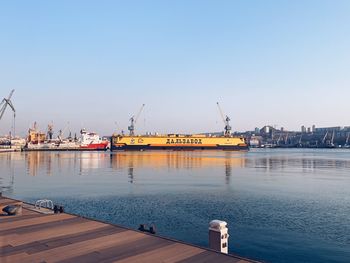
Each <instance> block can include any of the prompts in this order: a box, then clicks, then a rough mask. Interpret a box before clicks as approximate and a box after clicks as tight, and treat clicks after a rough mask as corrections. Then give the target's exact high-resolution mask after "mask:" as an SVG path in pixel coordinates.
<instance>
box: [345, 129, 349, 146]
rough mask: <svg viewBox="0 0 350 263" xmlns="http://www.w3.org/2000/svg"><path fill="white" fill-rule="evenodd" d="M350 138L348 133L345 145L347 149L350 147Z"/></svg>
mask: <svg viewBox="0 0 350 263" xmlns="http://www.w3.org/2000/svg"><path fill="white" fill-rule="evenodd" d="M349 137H350V132H348V134H347V136H346V140H345V144H344V146H346V147H348V146H349Z"/></svg>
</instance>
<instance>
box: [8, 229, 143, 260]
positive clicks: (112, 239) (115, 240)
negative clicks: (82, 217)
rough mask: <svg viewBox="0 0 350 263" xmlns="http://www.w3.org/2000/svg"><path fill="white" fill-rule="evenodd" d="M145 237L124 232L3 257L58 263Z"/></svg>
mask: <svg viewBox="0 0 350 263" xmlns="http://www.w3.org/2000/svg"><path fill="white" fill-rule="evenodd" d="M145 237H147V235H144V234H142V233H138V232H136V231H130V230H128V231H124V232H121V233H117V234H112V235H109V236H105V237H100V238H96V239H90V240H86V241H82V242H78V243H73V244H71V245H67V246H62V247H58V248H53V249H50V250H46V251H43V252H39V253H35V254H32V255H28V254H26V253H22V254H16V255H11V256H5V257H3V258H4V259H6V260H14V261H17V262H21V263H26V262H28V263H32V262H42V261H47V262H59V261H62V260H65V259H67V258H72V257H76V256H79V255H83V254H87V253H91V252H94V251H96V250H99V249H103V248H107V247H112V246H118V245H120V244H126V243H129V242H131V241H134V240H137V239H144V238H145Z"/></svg>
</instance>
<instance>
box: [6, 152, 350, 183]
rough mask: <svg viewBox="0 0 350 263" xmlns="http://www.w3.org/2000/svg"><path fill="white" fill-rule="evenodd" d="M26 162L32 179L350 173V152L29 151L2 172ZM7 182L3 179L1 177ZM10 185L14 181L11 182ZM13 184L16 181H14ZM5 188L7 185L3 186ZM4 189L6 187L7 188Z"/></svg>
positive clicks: (13, 157)
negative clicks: (210, 172)
mask: <svg viewBox="0 0 350 263" xmlns="http://www.w3.org/2000/svg"><path fill="white" fill-rule="evenodd" d="M23 159H24V164H25V170H26V171H27V174H28V175H30V176H37V175H38V174H44V175H47V176H52V175H53V174H55V173H56V174H57V173H60V172H69V173H70V174H79V175H84V174H86V173H88V172H89V171H91V170H98V169H100V168H107V169H111V170H115V171H125V173H126V174H127V176H128V179H129V182H130V183H133V182H134V180H135V172H136V171H137V172H140V173H142V170H143V169H156V170H164V171H174V170H175V171H176V170H180V169H182V170H193V169H207V168H211V167H222V168H223V172H224V174H225V180H226V183H229V181H230V177H231V176H232V175H233V170H234V169H237V168H250V169H255V170H257V171H259V172H262V171H263V172H265V173H267V174H268V173H269V172H272V171H280V172H284V171H289V170H292V169H299V170H301V171H302V172H304V173H306V172H316V171H320V170H327V169H334V168H335V169H339V170H344V171H345V170H347V169H349V168H350V152H345V151H338V152H337V151H328V152H321V151H320V152H311V153H305V152H303V151H300V152H297V153H296V152H285V151H284V152H283V151H281V152H278V151H277V150H276V151H275V152H272V151H271V152H267V153H263V152H261V151H260V152H259V151H251V152H248V153H239V152H223V151H218V152H207V151H203V152H200V151H194V152H186V151H169V152H119V153H112V154H110V153H105V152H103V153H101V152H28V153H3V154H1V155H0V164H1V167H2V170H3V172H4V173H6V174H7V175H11V176H12V177H14V174H15V172H14V166H15V164H14V162H16V161H19V162H21V161H22V160H23ZM0 179H1V180H2V181H3V178H0ZM8 181H9V182H10V181H11V180H8ZM12 181H13V179H12ZM1 185H4V183H1ZM3 187H4V186H3Z"/></svg>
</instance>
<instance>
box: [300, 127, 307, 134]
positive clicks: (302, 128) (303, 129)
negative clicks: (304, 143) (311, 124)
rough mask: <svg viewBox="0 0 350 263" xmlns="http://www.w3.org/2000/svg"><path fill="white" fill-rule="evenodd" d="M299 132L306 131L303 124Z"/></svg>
mask: <svg viewBox="0 0 350 263" xmlns="http://www.w3.org/2000/svg"><path fill="white" fill-rule="evenodd" d="M301 132H302V133H306V127H305V126H304V125H303V126H301Z"/></svg>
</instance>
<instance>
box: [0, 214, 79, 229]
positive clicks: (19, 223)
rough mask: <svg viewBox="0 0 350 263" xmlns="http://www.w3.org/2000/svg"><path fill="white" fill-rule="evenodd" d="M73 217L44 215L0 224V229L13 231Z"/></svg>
mask: <svg viewBox="0 0 350 263" xmlns="http://www.w3.org/2000/svg"><path fill="white" fill-rule="evenodd" d="M73 217H75V216H73V215H69V214H54V215H46V216H42V217H35V218H30V219H25V220H20V221H16V222H10V221H8V222H4V223H3V222H0V229H14V228H18V227H22V226H30V225H37V224H43V223H48V222H53V221H58V220H63V219H68V218H73Z"/></svg>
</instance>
